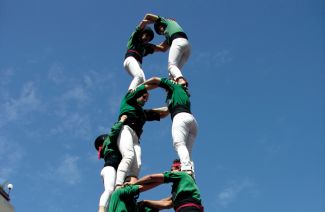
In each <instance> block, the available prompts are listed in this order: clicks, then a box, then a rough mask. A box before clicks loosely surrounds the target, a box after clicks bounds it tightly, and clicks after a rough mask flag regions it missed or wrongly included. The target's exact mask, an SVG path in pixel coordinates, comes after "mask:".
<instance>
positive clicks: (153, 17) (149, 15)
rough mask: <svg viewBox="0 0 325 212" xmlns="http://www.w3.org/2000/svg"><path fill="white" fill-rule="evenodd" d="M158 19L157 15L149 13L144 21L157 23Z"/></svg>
mask: <svg viewBox="0 0 325 212" xmlns="http://www.w3.org/2000/svg"><path fill="white" fill-rule="evenodd" d="M157 18H158V16H157V15H153V14H149V13H147V14H146V16H144V19H147V20H151V21H156V19H157Z"/></svg>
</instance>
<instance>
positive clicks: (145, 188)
mask: <svg viewBox="0 0 325 212" xmlns="http://www.w3.org/2000/svg"><path fill="white" fill-rule="evenodd" d="M161 184H162V183H160V182H155V183H149V184H146V185H139V190H140V193H141V192H145V191H148V190H150V189H153V188H155V187H157V186H159V185H161Z"/></svg>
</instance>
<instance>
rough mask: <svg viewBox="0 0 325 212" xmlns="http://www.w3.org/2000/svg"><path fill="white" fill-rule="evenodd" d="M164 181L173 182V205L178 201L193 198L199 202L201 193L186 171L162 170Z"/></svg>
mask: <svg viewBox="0 0 325 212" xmlns="http://www.w3.org/2000/svg"><path fill="white" fill-rule="evenodd" d="M163 174H164V183H170V182H172V183H173V186H172V192H171V193H172V201H173V205H174V206H175V205H178V202H180V201H182V200H184V199H189V198H194V199H196V200H197V201H198V203H200V204H201V195H200V191H199V189H198V187H197V186H196V184H195V181H194V180H193V178H192V177H191V176H190V175H189V174H187V173H186V172H175V173H173V172H163Z"/></svg>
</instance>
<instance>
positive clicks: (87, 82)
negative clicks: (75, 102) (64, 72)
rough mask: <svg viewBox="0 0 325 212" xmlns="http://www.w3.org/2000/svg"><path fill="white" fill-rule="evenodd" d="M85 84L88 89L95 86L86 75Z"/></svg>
mask: <svg viewBox="0 0 325 212" xmlns="http://www.w3.org/2000/svg"><path fill="white" fill-rule="evenodd" d="M84 82H85V83H86V85H87V87H91V86H92V85H93V81H92V80H91V77H90V76H88V75H84Z"/></svg>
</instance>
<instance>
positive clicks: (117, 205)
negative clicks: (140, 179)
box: [108, 185, 159, 212]
mask: <svg viewBox="0 0 325 212" xmlns="http://www.w3.org/2000/svg"><path fill="white" fill-rule="evenodd" d="M139 194H140V189H139V186H138V185H127V186H126V187H124V188H119V189H117V190H116V191H114V192H113V194H112V198H111V201H110V203H109V209H108V212H158V211H159V210H158V209H155V208H151V207H148V206H143V207H141V208H140V209H139V208H138V204H137V199H138V198H139Z"/></svg>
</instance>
